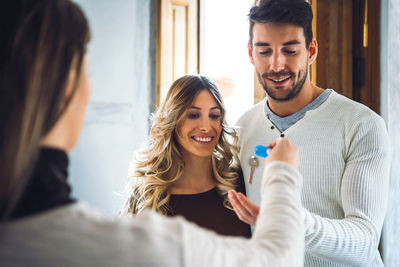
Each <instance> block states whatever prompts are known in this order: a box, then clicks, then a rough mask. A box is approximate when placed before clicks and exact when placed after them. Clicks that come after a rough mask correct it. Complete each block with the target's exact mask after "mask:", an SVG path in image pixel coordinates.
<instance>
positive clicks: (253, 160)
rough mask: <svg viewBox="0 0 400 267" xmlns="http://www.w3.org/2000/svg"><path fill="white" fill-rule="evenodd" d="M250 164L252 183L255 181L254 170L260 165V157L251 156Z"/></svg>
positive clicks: (250, 179)
mask: <svg viewBox="0 0 400 267" xmlns="http://www.w3.org/2000/svg"><path fill="white" fill-rule="evenodd" d="M249 165H250V167H251V170H250V177H249V184H251V183H253V175H254V171H255V170H256V168H257V167H258V158H257V157H256V156H251V157H250V159H249Z"/></svg>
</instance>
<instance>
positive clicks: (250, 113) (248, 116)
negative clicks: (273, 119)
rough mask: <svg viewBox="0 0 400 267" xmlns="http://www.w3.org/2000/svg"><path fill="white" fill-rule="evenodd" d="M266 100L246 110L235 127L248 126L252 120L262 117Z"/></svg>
mask: <svg viewBox="0 0 400 267" xmlns="http://www.w3.org/2000/svg"><path fill="white" fill-rule="evenodd" d="M265 101H266V98H264V99H263V100H261V101H260V102H258V103H257V104H255V105H254V106H252V107H251V108H250V109H248V110H247V111H246V112H245V113H244V114H243V115H242V116H240V118H239V119H238V121H237V122H236V126H239V127H242V126H245V125H247V124H249V123H250V122H251V121H254V119H256V118H259V117H262V116H264V105H265Z"/></svg>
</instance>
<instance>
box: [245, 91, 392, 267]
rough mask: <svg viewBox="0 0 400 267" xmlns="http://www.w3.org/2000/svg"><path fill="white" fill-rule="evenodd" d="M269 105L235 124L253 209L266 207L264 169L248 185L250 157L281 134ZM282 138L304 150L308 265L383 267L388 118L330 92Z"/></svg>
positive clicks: (387, 164) (256, 108)
mask: <svg viewBox="0 0 400 267" xmlns="http://www.w3.org/2000/svg"><path fill="white" fill-rule="evenodd" d="M265 103H266V100H265V99H264V101H261V102H260V103H259V104H257V105H255V106H254V107H253V108H252V109H250V110H249V111H248V112H246V113H245V114H244V115H243V116H242V117H241V118H240V119H239V121H238V123H237V126H238V127H239V130H238V131H239V143H240V149H241V152H240V163H241V166H242V169H243V174H244V177H245V180H246V192H247V195H248V197H249V198H250V199H251V200H252V201H253V202H255V203H260V195H259V192H258V191H259V189H258V188H259V187H260V183H261V177H262V171H263V166H262V164H261V163H260V167H258V168H256V170H255V174H254V179H253V183H252V184H251V185H250V184H248V182H247V178H248V177H249V175H250V166H249V164H248V162H249V157H250V156H251V155H254V147H255V146H256V145H267V144H268V143H269V142H271V141H273V140H274V139H276V138H278V137H279V136H280V135H281V133H280V132H279V131H278V130H277V129H276V128H274V127H272V126H273V124H272V123H271V122H270V121H269V120H268V119H267V117H266V114H265V111H264V105H265ZM283 134H284V135H285V137H287V138H288V139H289V140H290V141H292V142H293V143H294V144H295V145H296V146H298V148H299V151H300V162H301V163H300V168H299V170H300V172H301V173H302V175H303V177H304V185H303V191H302V203H303V207H304V213H305V227H306V234H305V258H304V263H305V266H363V267H367V266H383V263H382V261H381V258H380V255H379V252H378V243H379V239H380V233H381V230H382V224H383V220H384V217H385V211H386V202H387V197H388V186H389V169H390V152H389V150H390V149H389V143H388V142H389V139H388V135H387V131H386V127H385V123H384V121H383V119H382V118H381V117H379V116H378V115H377V114H376V113H374V112H373V111H371V110H370V109H368V108H367V107H365V106H363V105H361V104H359V103H357V102H354V101H352V100H350V99H348V98H346V97H344V96H342V95H339V94H337V93H336V92H332V93H331V95H330V96H329V98H328V99H327V100H326V101H325V102H324V103H323V104H322V105H321V106H319V107H318V108H316V109H314V110H311V111H308V112H307V113H306V115H305V117H304V118H303V119H301V120H299V121H298V122H297V123H296V124H294V125H293V126H291V127H290V128H289V129H287V130H286V131H285V132H283ZM260 162H262V159H261V158H260Z"/></svg>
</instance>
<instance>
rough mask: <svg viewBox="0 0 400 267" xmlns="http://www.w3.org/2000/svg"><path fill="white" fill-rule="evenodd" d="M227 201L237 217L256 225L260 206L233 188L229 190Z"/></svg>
mask: <svg viewBox="0 0 400 267" xmlns="http://www.w3.org/2000/svg"><path fill="white" fill-rule="evenodd" d="M228 198H229V201H230V202H231V204H232V207H233V209H234V210H235V213H236V215H237V216H238V217H239V219H240V220H241V221H243V222H245V223H247V224H250V225H254V226H255V225H256V222H257V218H258V214H259V213H260V207H259V206H257V205H256V204H254V203H253V202H251V201H250V200H249V199H248V198H247V197H246V196H245V195H243V194H242V193H238V192H236V191H235V190H230V191H229V194H228Z"/></svg>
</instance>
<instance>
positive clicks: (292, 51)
mask: <svg viewBox="0 0 400 267" xmlns="http://www.w3.org/2000/svg"><path fill="white" fill-rule="evenodd" d="M284 52H285V54H287V55H294V54H296V51H294V50H285V51H284Z"/></svg>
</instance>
